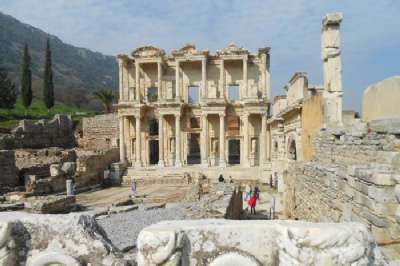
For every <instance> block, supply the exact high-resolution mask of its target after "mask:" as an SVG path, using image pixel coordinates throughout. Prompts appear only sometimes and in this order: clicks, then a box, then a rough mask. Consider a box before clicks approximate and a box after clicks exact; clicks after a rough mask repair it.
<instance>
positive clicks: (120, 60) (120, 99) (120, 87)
mask: <svg viewBox="0 0 400 266" xmlns="http://www.w3.org/2000/svg"><path fill="white" fill-rule="evenodd" d="M118 67H119V101H120V102H122V101H123V98H122V94H123V77H124V76H123V67H124V65H123V61H122V59H121V58H118Z"/></svg>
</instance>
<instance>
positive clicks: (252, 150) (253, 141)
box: [251, 138, 257, 153]
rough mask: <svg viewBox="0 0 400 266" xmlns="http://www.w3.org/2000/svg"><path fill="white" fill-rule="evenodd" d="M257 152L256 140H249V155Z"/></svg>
mask: <svg viewBox="0 0 400 266" xmlns="http://www.w3.org/2000/svg"><path fill="white" fill-rule="evenodd" d="M256 151H257V138H252V139H251V153H256Z"/></svg>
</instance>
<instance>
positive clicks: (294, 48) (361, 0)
mask: <svg viewBox="0 0 400 266" xmlns="http://www.w3.org/2000/svg"><path fill="white" fill-rule="evenodd" d="M0 11H1V12H3V13H6V14H9V15H11V16H14V17H16V18H17V19H19V20H21V21H22V22H25V23H28V24H30V25H32V26H35V27H37V28H40V29H42V30H44V31H46V32H48V33H50V34H53V35H56V36H58V37H59V38H60V39H62V40H63V41H64V42H66V43H69V44H72V45H75V46H79V47H85V48H88V49H91V50H94V51H98V52H101V53H104V54H109V55H117V54H120V53H127V54H130V53H131V52H132V50H134V49H135V48H136V47H138V46H141V45H149V44H151V45H155V46H158V47H161V48H163V49H164V50H166V52H170V51H171V50H172V49H176V48H180V47H182V46H183V45H184V44H186V43H189V42H190V43H195V44H196V46H197V48H198V49H209V50H210V52H212V53H214V52H215V51H216V50H218V49H221V48H223V47H226V46H227V45H228V44H229V43H231V42H235V43H236V44H238V45H239V46H243V47H245V48H247V49H249V50H251V51H252V52H257V49H258V48H260V47H266V46H268V47H271V75H272V77H271V79H272V94H273V95H279V94H283V89H282V88H283V86H284V85H285V84H286V83H287V82H288V81H289V79H290V78H291V77H292V75H293V74H294V72H298V71H301V72H307V73H308V77H309V83H310V84H316V85H318V84H323V79H322V73H323V72H322V62H321V55H320V54H321V53H320V34H321V21H322V18H323V17H324V15H325V14H327V13H330V12H342V13H343V16H344V19H343V23H342V30H341V32H342V60H343V84H344V108H345V109H347V110H349V109H351V110H356V111H360V110H361V102H362V93H363V91H364V89H365V88H366V87H367V86H368V85H370V84H373V83H376V82H378V81H380V80H383V79H385V78H388V77H391V76H394V75H400V73H399V72H400V15H399V14H400V1H399V0H329V1H328V0H280V1H276V0H264V1H262V0H248V1H245V0H216V1H211V0H192V1H189V0H147V1H146V0H144V1H136V0H112V1H110V0H0Z"/></svg>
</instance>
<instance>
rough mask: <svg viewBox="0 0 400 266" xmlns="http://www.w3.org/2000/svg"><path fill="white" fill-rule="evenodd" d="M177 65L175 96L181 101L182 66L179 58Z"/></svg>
mask: <svg viewBox="0 0 400 266" xmlns="http://www.w3.org/2000/svg"><path fill="white" fill-rule="evenodd" d="M175 65H176V67H175V97H176V98H177V99H178V101H180V99H181V89H180V86H179V84H180V80H179V79H180V78H179V77H180V73H179V72H180V67H179V61H178V60H176V61H175Z"/></svg>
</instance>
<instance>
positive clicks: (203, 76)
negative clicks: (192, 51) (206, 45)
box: [201, 58, 208, 101]
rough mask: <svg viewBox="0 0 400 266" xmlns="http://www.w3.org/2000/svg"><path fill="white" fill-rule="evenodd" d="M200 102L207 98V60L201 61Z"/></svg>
mask: <svg viewBox="0 0 400 266" xmlns="http://www.w3.org/2000/svg"><path fill="white" fill-rule="evenodd" d="M201 91H202V92H201V101H204V100H205V99H206V98H207V97H208V96H207V59H206V58H204V59H202V60H201Z"/></svg>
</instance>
